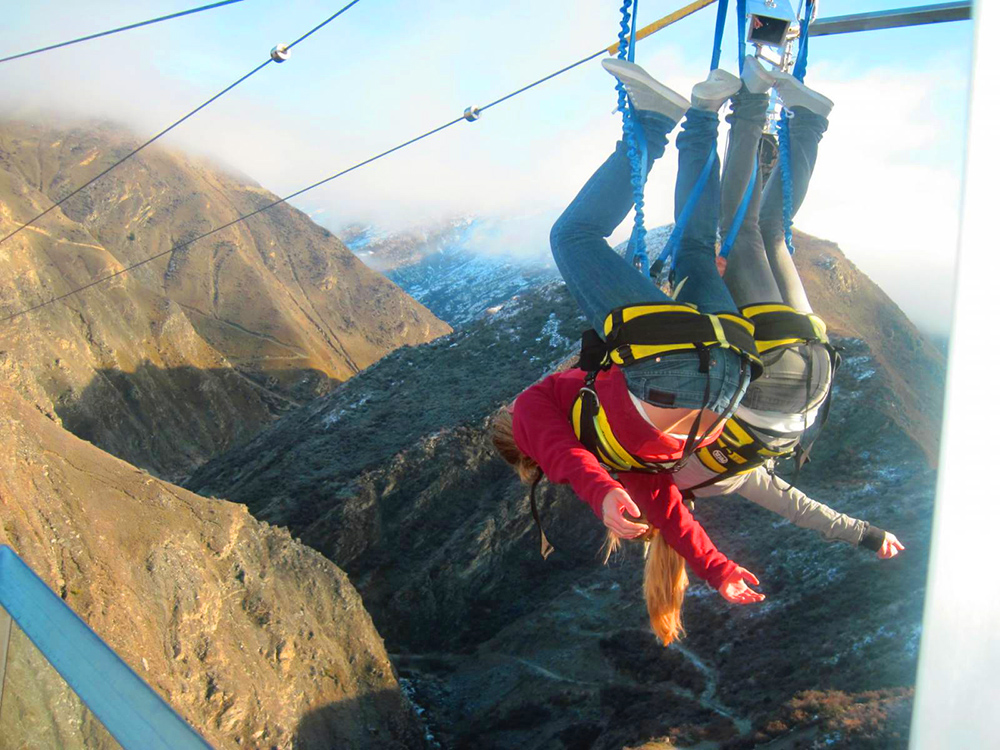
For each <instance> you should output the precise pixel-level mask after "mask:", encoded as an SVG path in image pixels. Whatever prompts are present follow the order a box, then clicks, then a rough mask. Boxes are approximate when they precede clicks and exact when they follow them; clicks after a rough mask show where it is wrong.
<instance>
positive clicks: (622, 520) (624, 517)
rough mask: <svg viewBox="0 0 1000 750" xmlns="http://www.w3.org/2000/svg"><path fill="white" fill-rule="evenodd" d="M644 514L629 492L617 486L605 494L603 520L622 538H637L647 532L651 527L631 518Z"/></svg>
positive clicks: (602, 510)
mask: <svg viewBox="0 0 1000 750" xmlns="http://www.w3.org/2000/svg"><path fill="white" fill-rule="evenodd" d="M641 515H642V511H640V510H639V506H638V505H636V504H635V501H634V500H632V498H631V497H629V494H628V493H627V492H626V491H625V490H623V489H621V488H620V487H616V488H615V489H613V490H611V492H609V493H608V494H607V495H605V496H604V500H603V501H602V503H601V520H603V521H604V525H605V526H607V527H608V528H609V529H610V530H611V531H612V532H614V533H615V534H617V535H618V536H620V537H621V538H622V539H635V538H636V537H638V536H642V535H643V534H645V533H646V532H647V531H648V530H649V527H648V526H646V525H645V524H642V523H633V522H632V521H630V520H628V519H629V518H635V519H638V518H639V516H641Z"/></svg>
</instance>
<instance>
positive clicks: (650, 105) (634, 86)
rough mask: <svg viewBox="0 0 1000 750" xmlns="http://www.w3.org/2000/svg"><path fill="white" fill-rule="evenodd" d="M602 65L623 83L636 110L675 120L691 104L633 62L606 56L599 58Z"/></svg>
mask: <svg viewBox="0 0 1000 750" xmlns="http://www.w3.org/2000/svg"><path fill="white" fill-rule="evenodd" d="M601 65H603V66H604V69H605V70H606V71H608V72H609V73H610V74H611V75H613V76H614V77H615V78H617V79H618V80H619V81H621V82H622V85H623V86H624V87H625V91H627V92H628V95H629V98H630V99H631V100H632V104H633V105H634V106H635V109H636V111H637V112H642V111H646V112H656V113H658V114H661V115H663V116H664V117H669V118H670V119H671V120H673V121H674V122H680V120H681V118H682V117H684V113H685V112H687V111H688V109H689V108H690V107H691V102H689V101H688V100H687V99H685V98H684V97H683V96H681V95H680V94H678V93H677V92H676V91H674V90H673V89H669V88H667V87H666V86H664V85H663V84H662V83H660V82H659V81H657V80H656V79H655V78H653V77H652V76H651V75H650V74H649V73H647V72H646V71H645V70H643V69H642V68H640V67H639V66H638V65H636V64H635V63H633V62H629V61H628V60H620V59H618V58H617V57H608V58H605V59H603V60H601Z"/></svg>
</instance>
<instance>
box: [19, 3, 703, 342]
mask: <svg viewBox="0 0 1000 750" xmlns="http://www.w3.org/2000/svg"><path fill="white" fill-rule="evenodd" d="M359 1H360V0H355V2H359ZM713 2H716V0H696V1H695V2H693V3H691V4H690V5H688V6H686V7H684V8H682V9H681V10H679V11H676V12H674V13H671V14H670V15H669V16H665V17H664V18H661V19H660V20H659V21H656V22H654V23H651V24H650V25H649V26H646V27H644V28H642V29H640V30H639V31H638V32H636V35H635V37H636V41H638V40H639V39H642V38H643V37H645V36H649V35H650V34H654V33H656V32H657V31H660V30H661V29H664V28H666V27H667V26H669V25H670V24H671V23H674V22H675V21H679V20H680V19H681V18H684V17H686V16H688V15H690V14H692V13H694V12H695V11H697V10H701V9H702V8H704V7H706V6H708V5H711V4H712V3H713ZM353 4H354V3H351V5H353ZM349 7H350V5H348V6H346V7H345V8H344V9H343V10H341V11H340V12H341V13H342V12H343V11H344V10H347V8H349ZM668 19H669V20H668ZM329 20H332V18H331V19H328V21H326V22H324V23H328V22H329ZM317 28H319V27H317ZM313 31H315V29H314V30H313ZM644 32H645V33H644ZM309 33H310V34H311V33H312V31H311V32H309ZM308 35H309V34H306V36H308ZM302 39H305V36H303V37H300V38H299V39H298V40H296V42H295V43H298V42H299V41H302ZM289 47H291V45H289ZM617 49H618V44H617V43H615V44H613V45H612V46H611V47H607V48H604V49H601V50H600V51H598V52H595V53H594V54H592V55H589V56H587V57H585V58H583V59H581V60H578V61H577V62H575V63H573V64H571V65H567V66H566V67H565V68H561V69H560V70H558V71H556V72H555V73H550V74H549V75H547V76H545V77H544V78H539V79H538V80H537V81H534V82H532V83H529V84H528V85H527V86H522V87H521V88H519V89H517V90H516V91H512V92H511V93H509V94H506V95H505V96H501V97H500V98H499V99H495V100H494V101H492V102H490V103H489V104H486V105H484V106H482V107H469V108H468V109H467V110H466V111H465V114H464V115H462V116H460V117H456V118H455V119H454V120H451V121H449V122H446V123H444V124H443V125H439V126H438V127H436V128H433V129H432V130H428V131H427V132H426V133H423V134H421V135H418V136H416V137H415V138H411V139H410V140H408V141H404V142H403V143H400V144H399V145H398V146H393V147H392V148H390V149H388V150H386V151H383V152H382V153H380V154H376V155H375V156H372V157H369V158H368V159H365V160H364V161H360V162H358V163H357V164H355V165H354V166H351V167H348V168H347V169H344V170H342V171H340V172H337V173H336V174H332V175H330V176H329V177H325V178H323V179H322V180H319V181H318V182H314V183H313V184H312V185H309V186H307V187H304V188H302V189H301V190H296V191H295V192H294V193H291V194H289V195H286V196H285V197H284V198H279V199H278V200H276V201H272V202H271V203H268V204H267V205H264V206H261V207H260V208H258V209H256V210H254V211H251V212H250V213H248V214H243V215H242V216H238V217H236V218H235V219H233V220H232V221H229V222H226V223H225V224H221V225H220V226H217V227H215V228H214V229H210V230H208V231H207V232H205V233H204V234H200V235H198V236H197V237H194V238H192V239H190V240H186V241H184V242H181V243H180V244H177V245H174V246H173V247H170V248H168V249H167V250H164V251H162V252H159V253H156V254H155V255H150V256H149V257H148V258H143V259H142V260H140V261H138V262H137V263H133V264H132V265H130V266H125V267H124V268H121V269H119V270H118V271H115V272H114V273H110V274H108V275H107V276H102V277H101V278H99V279H95V280H94V281H91V282H89V283H87V284H84V285H83V286H79V287H77V288H75V289H72V290H70V291H68V292H66V293H64V294H60V295H58V296H56V297H50V298H49V299H47V300H45V301H43V302H39V303H38V304H37V305H33V306H31V307H27V308H25V309H23V310H20V311H18V312H16V313H12V314H10V315H7V316H5V317H3V318H0V324H3V323H9V322H10V321H12V320H14V319H15V318H19V317H20V316H22V315H27V314H28V313H32V312H34V311H35V310H39V309H41V308H43V307H46V306H48V305H51V304H53V303H55V302H60V301H61V300H64V299H67V298H69V297H72V296H74V295H76V294H79V293H80V292H82V291H85V290H87V289H90V288H91V287H94V286H97V285H98V284H102V283H104V282H105V281H109V280H110V279H114V278H116V277H118V276H122V275H124V274H126V273H128V272H129V271H132V270H134V269H136V268H139V267H140V266H144V265H146V264H147V263H151V262H153V261H154V260H157V259H159V258H162V257H164V256H165V255H170V254H171V253H173V252H176V251H177V250H183V249H184V248H186V247H188V246H190V245H192V244H194V243H195V242H198V241H199V240H203V239H205V238H206V237H210V236H211V235H213V234H215V233H216V232H221V231H222V230H223V229H228V228H229V227H231V226H235V225H236V224H239V223H240V222H243V221H246V220H247V219H249V218H252V217H254V216H256V215H257V214H260V213H263V212H264V211H267V210H268V209H271V208H274V207H275V206H277V205H280V204H282V203H287V202H288V201H290V200H292V199H293V198H297V197H298V196H300V195H302V194H304V193H307V192H309V191H310V190H314V189H316V188H318V187H320V186H321V185H325V184H327V183H328V182H332V181H333V180H336V179H337V178H339V177H343V176H344V175H346V174H349V173H350V172H353V171H355V170H357V169H360V168H361V167H364V166H366V165H368V164H371V163H372V162H374V161H378V160H379V159H381V158H383V157H385V156H389V154H392V153H395V152H396V151H399V150H401V149H404V148H406V147H407V146H411V145H413V144H414V143H416V142H417V141H422V140H424V139H425V138H429V137H430V136H432V135H435V134H437V133H440V132H441V131H443V130H447V129H448V128H450V127H452V126H453V125H457V124H458V123H460V122H462V121H463V120H466V121H469V122H473V121H475V120H477V119H479V115H480V113H482V112H485V111H486V110H487V109H490V108H491V107H495V106H497V105H498V104H501V103H503V102H505V101H507V100H508V99H511V98H513V97H515V96H517V95H518V94H522V93H524V92H525V91H528V90H529V89H532V88H534V87H535V86H538V85H540V84H542V83H545V82H546V81H549V80H551V79H553V78H555V77H556V76H558V75H561V74H563V73H565V72H567V71H569V70H572V69H573V68H576V67H578V66H580V65H583V64H584V63H586V62H589V61H590V60H593V59H594V58H596V57H600V56H601V55H604V54H614V52H616V51H617ZM261 67H263V66H261ZM29 223H30V222H29ZM8 236H10V235H8Z"/></svg>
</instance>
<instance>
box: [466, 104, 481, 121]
mask: <svg viewBox="0 0 1000 750" xmlns="http://www.w3.org/2000/svg"><path fill="white" fill-rule="evenodd" d="M480 114H481V112H480V111H479V107H466V108H465V115H464V117H465V119H466V120H468V121H469V122H475V121H476V120H478V119H479V115H480Z"/></svg>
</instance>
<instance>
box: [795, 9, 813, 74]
mask: <svg viewBox="0 0 1000 750" xmlns="http://www.w3.org/2000/svg"><path fill="white" fill-rule="evenodd" d="M814 5H815V2H814V0H806V14H805V16H804V17H803V19H802V21H801V24H802V28H801V31H800V32H799V54H798V57H796V58H795V67H794V68H793V69H792V75H793V76H795V77H796V78H798V79H799V80H800V81H804V80H805V78H806V65H807V64H808V61H809V22H810V21H811V20H812V14H813V6H814Z"/></svg>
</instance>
